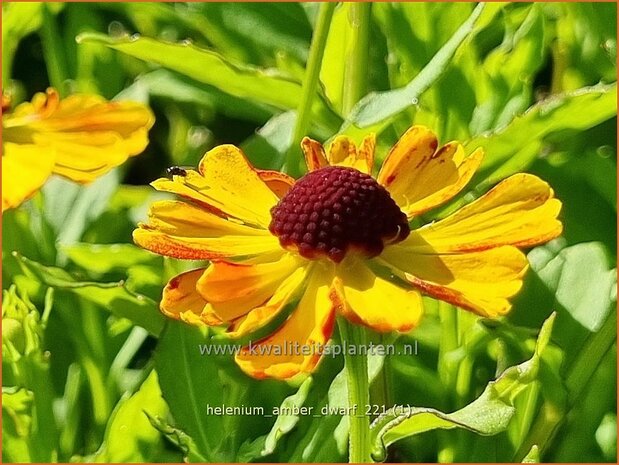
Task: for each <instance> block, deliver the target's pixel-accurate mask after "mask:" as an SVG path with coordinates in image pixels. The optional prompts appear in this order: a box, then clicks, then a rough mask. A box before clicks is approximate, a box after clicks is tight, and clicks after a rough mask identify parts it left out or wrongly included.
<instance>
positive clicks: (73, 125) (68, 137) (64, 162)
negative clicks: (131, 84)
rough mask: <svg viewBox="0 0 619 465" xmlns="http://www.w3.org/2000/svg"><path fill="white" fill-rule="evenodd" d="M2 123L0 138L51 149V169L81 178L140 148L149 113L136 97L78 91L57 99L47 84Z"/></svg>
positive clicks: (87, 178)
mask: <svg viewBox="0 0 619 465" xmlns="http://www.w3.org/2000/svg"><path fill="white" fill-rule="evenodd" d="M2 123H3V127H4V134H3V135H4V138H5V140H9V141H12V142H15V143H20V144H36V145H39V146H41V147H45V148H46V149H48V150H55V152H56V166H55V168H54V172H55V173H57V174H60V175H62V176H65V177H68V178H69V179H72V180H73V181H76V182H82V183H86V182H91V181H93V180H94V179H96V178H97V177H98V176H101V175H102V174H105V173H106V172H107V171H109V170H110V169H112V168H114V167H115V166H118V165H120V164H121V163H123V162H124V161H125V160H126V159H127V158H128V157H130V156H134V155H137V154H139V153H140V152H142V151H143V150H144V148H145V147H146V145H147V144H148V130H149V129H150V128H151V127H152V125H153V123H154V117H153V114H152V113H151V111H150V110H149V109H148V108H147V107H145V106H144V105H141V104H139V103H133V102H108V101H106V100H105V99H103V98H102V97H99V96H95V95H81V94H76V95H72V96H70V97H67V98H66V99H63V100H59V99H58V94H57V93H56V92H55V91H54V90H53V89H48V92H47V94H37V95H35V96H34V98H33V100H32V103H24V104H22V105H19V106H18V107H17V108H16V109H15V111H14V112H13V113H11V114H9V115H6V116H3V122H2Z"/></svg>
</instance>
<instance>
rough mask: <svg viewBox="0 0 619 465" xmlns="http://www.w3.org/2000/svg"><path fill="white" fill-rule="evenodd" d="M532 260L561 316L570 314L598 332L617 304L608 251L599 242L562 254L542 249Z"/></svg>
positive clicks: (614, 273)
mask: <svg viewBox="0 0 619 465" xmlns="http://www.w3.org/2000/svg"><path fill="white" fill-rule="evenodd" d="M528 259H529V263H530V264H531V269H532V271H533V272H534V273H535V275H536V276H537V277H538V279H539V280H540V281H541V282H542V283H543V284H544V286H545V287H546V289H547V290H548V291H549V292H550V294H551V295H552V296H553V299H554V302H553V303H554V306H556V308H557V310H558V311H559V313H560V314H561V313H563V312H565V313H567V314H568V315H569V316H570V317H571V319H573V320H575V321H576V322H577V323H578V324H580V326H582V327H584V328H585V329H587V330H588V331H590V332H596V331H598V330H599V329H600V327H601V326H602V324H603V323H604V321H605V320H606V318H607V317H608V315H609V313H610V312H611V311H612V310H613V309H614V308H615V302H616V292H615V290H616V287H617V270H616V269H615V268H613V267H612V266H611V263H610V260H611V258H610V257H609V254H608V251H607V249H606V248H605V247H604V246H603V245H602V244H600V243H597V242H589V243H584V244H576V245H574V246H571V247H567V248H564V249H563V250H561V251H559V252H558V253H557V252H553V251H552V249H551V248H550V247H549V246H547V247H538V248H536V249H534V250H532V251H531V252H530V253H529V256H528ZM566 316H567V315H566ZM562 319H563V318H560V321H561V320H562ZM563 329H567V328H563ZM563 336H565V335H564V334H561V333H558V337H561V339H563V338H564V337H563ZM569 339H570V338H569V337H568V338H565V342H566V343H568V341H569Z"/></svg>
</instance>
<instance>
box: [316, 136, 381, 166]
mask: <svg viewBox="0 0 619 465" xmlns="http://www.w3.org/2000/svg"><path fill="white" fill-rule="evenodd" d="M375 146H376V135H375V134H369V135H368V136H366V137H365V139H363V142H362V144H361V147H359V149H358V150H357V147H356V145H355V143H354V142H353V141H352V140H350V139H349V138H348V137H346V136H337V137H336V138H335V139H333V142H331V146H330V147H329V152H328V155H327V159H328V160H329V164H330V165H332V166H347V167H350V168H355V169H357V170H359V171H361V172H363V173H371V171H372V166H373V164H374V149H375Z"/></svg>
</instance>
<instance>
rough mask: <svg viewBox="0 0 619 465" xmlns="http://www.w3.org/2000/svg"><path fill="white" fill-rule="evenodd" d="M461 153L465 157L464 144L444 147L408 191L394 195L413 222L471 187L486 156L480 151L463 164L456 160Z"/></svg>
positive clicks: (413, 181) (409, 186) (419, 174)
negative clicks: (472, 180) (420, 215)
mask: <svg viewBox="0 0 619 465" xmlns="http://www.w3.org/2000/svg"><path fill="white" fill-rule="evenodd" d="M443 149H444V150H443ZM459 152H460V153H461V154H462V155H464V148H463V147H462V146H461V145H460V144H456V143H453V145H452V144H451V143H450V144H447V145H445V146H444V147H441V149H439V150H438V151H437V152H436V154H435V155H436V156H435V157H434V158H432V159H431V160H430V162H429V163H428V164H427V165H426V166H425V169H424V170H422V171H420V172H419V173H418V175H417V177H416V178H415V179H414V180H413V179H411V183H410V184H408V188H407V187H406V186H402V187H403V190H402V191H401V192H400V193H399V194H398V193H396V194H394V193H392V197H394V200H396V203H398V205H400V207H401V208H402V211H404V213H406V216H408V217H409V218H412V217H413V216H415V215H419V214H421V213H424V212H426V211H428V210H431V209H432V208H434V207H437V206H439V205H441V204H443V203H445V202H447V201H448V200H449V199H451V198H452V197H454V196H455V195H456V194H458V193H459V192H460V191H461V190H462V189H464V187H465V186H466V185H467V184H468V183H469V181H470V180H471V178H472V177H473V175H474V174H475V172H476V171H477V169H478V168H479V165H480V164H481V161H482V159H483V155H484V152H483V151H482V150H481V149H479V150H476V151H474V152H473V153H472V154H471V155H470V156H468V157H466V158H464V159H463V160H462V161H459V158H460V157H456V155H457V154H458V153H459ZM451 153H453V154H454V157H453V158H451ZM394 187H395V186H394ZM416 199H417V200H416Z"/></svg>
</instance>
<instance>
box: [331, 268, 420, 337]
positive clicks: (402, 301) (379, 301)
mask: <svg viewBox="0 0 619 465" xmlns="http://www.w3.org/2000/svg"><path fill="white" fill-rule="evenodd" d="M331 297H332V299H333V300H334V302H335V303H336V305H337V308H338V310H339V311H340V312H342V314H343V315H344V316H345V317H346V318H348V319H349V320H350V321H352V322H353V323H357V324H362V325H365V326H368V327H369V328H372V329H374V330H375V331H380V332H388V331H402V332H404V331H409V330H411V329H412V328H414V327H415V326H417V324H418V323H419V320H420V318H421V315H422V313H423V305H422V301H421V295H420V294H419V292H417V291H416V290H411V289H409V290H406V289H403V288H401V287H399V286H396V285H395V284H393V283H391V282H389V281H386V280H384V279H382V278H379V277H378V276H376V274H374V272H373V271H372V270H371V269H370V268H368V266H367V265H366V264H365V263H364V262H363V261H362V260H359V259H358V258H351V259H348V258H347V259H346V260H345V261H344V262H342V263H341V264H340V266H339V267H338V271H337V276H336V278H335V279H334V281H333V289H332V292H331Z"/></svg>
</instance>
